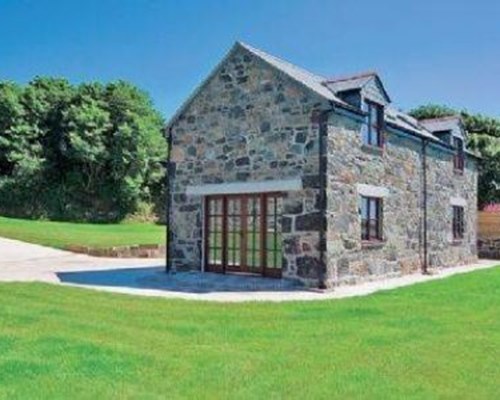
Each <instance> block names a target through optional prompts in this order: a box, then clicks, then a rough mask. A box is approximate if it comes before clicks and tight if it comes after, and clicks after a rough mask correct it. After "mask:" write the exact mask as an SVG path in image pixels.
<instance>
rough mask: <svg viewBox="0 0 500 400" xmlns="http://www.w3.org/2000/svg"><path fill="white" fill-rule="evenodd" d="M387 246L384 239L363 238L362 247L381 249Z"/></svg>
mask: <svg viewBox="0 0 500 400" xmlns="http://www.w3.org/2000/svg"><path fill="white" fill-rule="evenodd" d="M384 246H385V241H384V240H362V241H361V248H362V249H380V248H382V247H384Z"/></svg>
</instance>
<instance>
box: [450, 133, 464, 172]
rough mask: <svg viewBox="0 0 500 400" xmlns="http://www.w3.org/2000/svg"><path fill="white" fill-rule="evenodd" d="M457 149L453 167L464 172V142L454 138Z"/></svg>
mask: <svg viewBox="0 0 500 400" xmlns="http://www.w3.org/2000/svg"><path fill="white" fill-rule="evenodd" d="M453 145H454V147H455V157H454V158H453V166H454V167H455V169H456V170H458V171H463V170H464V164H465V163H464V141H463V140H462V139H460V138H457V137H456V138H453Z"/></svg>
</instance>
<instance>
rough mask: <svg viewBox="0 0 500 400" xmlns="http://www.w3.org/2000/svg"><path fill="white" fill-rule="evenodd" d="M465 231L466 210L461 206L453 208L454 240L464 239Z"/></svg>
mask: <svg viewBox="0 0 500 400" xmlns="http://www.w3.org/2000/svg"><path fill="white" fill-rule="evenodd" d="M464 231H465V226H464V208H463V207H460V206H453V239H455V240H460V239H463V238H464Z"/></svg>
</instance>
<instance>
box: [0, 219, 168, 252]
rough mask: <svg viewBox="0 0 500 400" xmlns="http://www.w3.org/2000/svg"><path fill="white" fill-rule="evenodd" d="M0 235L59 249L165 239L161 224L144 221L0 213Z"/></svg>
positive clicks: (97, 246)
mask: <svg viewBox="0 0 500 400" xmlns="http://www.w3.org/2000/svg"><path fill="white" fill-rule="evenodd" d="M0 236H1V237H6V238H10V239H17V240H22V241H24V242H28V243H36V244H41V245H45V246H50V247H56V248H60V249H64V248H67V247H69V246H75V245H77V246H89V247H93V248H108V247H113V246H125V245H134V244H160V243H165V227H164V226H160V225H154V224H144V223H123V224H80V223H69V222H50V221H32V220H25V219H14V218H5V217H0Z"/></svg>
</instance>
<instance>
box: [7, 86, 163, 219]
mask: <svg viewBox="0 0 500 400" xmlns="http://www.w3.org/2000/svg"><path fill="white" fill-rule="evenodd" d="M162 129H163V120H162V117H161V115H160V114H159V113H158V112H157V111H156V110H155V109H154V107H153V104H152V102H151V99H150V98H149V96H148V95H147V94H146V93H145V92H143V91H141V90H139V89H137V88H136V87H134V86H133V85H131V84H129V83H126V82H121V81H120V82H116V83H110V84H107V85H102V84H100V83H93V82H92V83H85V84H82V85H79V86H74V85H71V84H70V83H69V82H68V81H66V80H64V79H55V78H35V79H34V80H33V81H31V82H30V83H29V84H28V85H26V86H20V85H17V84H14V83H9V82H3V83H0V212H2V213H4V214H8V215H18V216H24V217H47V218H52V219H71V220H100V221H110V220H119V219H122V218H124V217H125V216H126V215H127V214H130V213H133V212H134V211H136V210H137V209H138V208H139V207H141V204H143V203H155V202H157V203H160V202H161V201H162V199H160V198H159V195H160V192H159V191H158V188H159V187H160V186H161V185H160V182H161V181H162V180H163V177H164V174H165V171H164V169H163V167H162V162H163V160H164V158H165V154H166V143H165V140H164V137H163V134H162Z"/></svg>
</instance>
